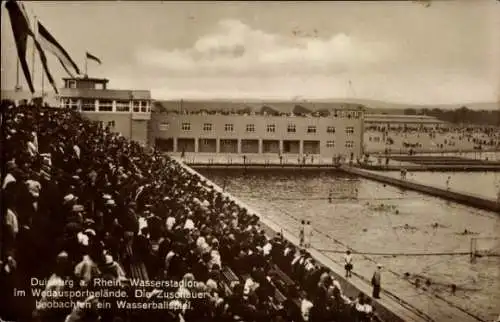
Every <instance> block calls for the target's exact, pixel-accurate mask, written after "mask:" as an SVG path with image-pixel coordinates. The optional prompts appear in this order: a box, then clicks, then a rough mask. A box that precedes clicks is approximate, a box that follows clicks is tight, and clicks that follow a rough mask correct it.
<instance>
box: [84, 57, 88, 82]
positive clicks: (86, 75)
mask: <svg viewBox="0 0 500 322" xmlns="http://www.w3.org/2000/svg"><path fill="white" fill-rule="evenodd" d="M87 62H88V59H87V53H85V75H84V76H85V77H88V74H87Z"/></svg>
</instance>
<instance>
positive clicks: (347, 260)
mask: <svg viewBox="0 0 500 322" xmlns="http://www.w3.org/2000/svg"><path fill="white" fill-rule="evenodd" d="M344 268H345V277H346V278H349V277H352V269H353V265H352V255H351V251H350V250H347V251H346V252H345V255H344Z"/></svg>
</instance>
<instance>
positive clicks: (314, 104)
mask: <svg viewBox="0 0 500 322" xmlns="http://www.w3.org/2000/svg"><path fill="white" fill-rule="evenodd" d="M156 102H157V103H159V104H160V105H162V106H164V107H165V108H167V109H169V110H170V109H171V108H172V107H174V106H176V108H175V109H179V108H180V105H181V104H180V102H181V100H158V101H156ZM182 102H183V103H182V105H183V107H182V108H184V109H186V110H191V109H197V108H200V107H201V106H205V108H206V109H207V110H213V109H228V110H231V109H239V108H241V107H244V106H250V107H257V106H264V105H271V106H273V107H275V108H278V109H279V110H280V107H281V108H282V109H281V111H282V112H286V111H289V110H290V106H295V105H300V106H304V107H307V108H309V109H312V110H318V109H322V108H325V107H327V106H332V105H339V104H340V105H341V104H354V105H362V106H364V107H365V108H366V112H367V113H371V114H384V113H385V114H404V111H405V110H408V109H414V110H423V109H428V110H431V109H441V110H454V109H459V108H460V107H462V106H466V107H467V108H468V109H470V110H474V111H481V110H486V111H500V102H497V103H468V104H437V105H417V104H404V103H393V102H384V101H377V100H365V99H343V100H341V99H332V100H308V101H304V100H296V101H294V100H257V99H254V100H249V99H246V100H243V99H242V100H229V99H217V100H215V99H212V100H189V99H187V100H182Z"/></svg>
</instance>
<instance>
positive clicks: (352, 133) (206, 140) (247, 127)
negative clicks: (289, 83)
mask: <svg viewBox="0 0 500 322" xmlns="http://www.w3.org/2000/svg"><path fill="white" fill-rule="evenodd" d="M63 80H64V88H62V89H61V94H60V104H61V107H64V108H71V109H73V110H75V111H79V112H81V113H82V114H83V115H84V116H86V117H87V118H89V119H91V120H95V121H99V122H102V123H103V124H104V125H110V126H111V127H112V128H113V129H114V131H116V132H119V133H121V134H122V135H123V136H124V137H126V138H129V139H132V140H135V141H138V142H140V143H143V144H148V145H152V146H155V147H156V148H157V149H158V150H160V151H164V152H170V153H216V154H262V155H265V154H273V155H277V154H280V155H297V156H302V155H310V156H317V157H318V158H332V157H339V156H340V157H344V158H345V159H350V158H353V159H356V158H358V157H360V156H361V155H362V154H363V151H362V150H363V146H362V138H363V117H364V111H363V107H362V106H359V105H354V104H339V103H331V104H329V103H322V104H319V105H318V106H316V107H315V106H313V104H312V103H303V104H302V103H301V105H296V104H292V103H289V104H288V105H287V106H286V108H283V106H279V104H277V105H276V106H274V105H268V104H267V105H266V104H264V103H260V104H253V105H248V104H241V103H235V102H230V103H228V102H226V103H225V102H190V101H187V102H184V101H170V102H166V103H165V104H166V105H167V107H166V108H163V109H162V105H161V104H160V103H158V104H157V106H159V107H160V108H159V109H158V110H157V111H154V112H152V111H151V110H152V105H153V102H152V100H151V93H150V91H143V90H113V89H108V88H107V84H108V80H107V79H99V78H88V77H87V78H64V79H63ZM210 104H211V105H212V106H217V108H207V106H208V105H210ZM281 105H283V104H281Z"/></svg>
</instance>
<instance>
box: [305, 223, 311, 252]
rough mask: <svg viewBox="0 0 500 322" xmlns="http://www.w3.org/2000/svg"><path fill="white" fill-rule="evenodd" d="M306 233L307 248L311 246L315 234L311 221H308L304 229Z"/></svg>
mask: <svg viewBox="0 0 500 322" xmlns="http://www.w3.org/2000/svg"><path fill="white" fill-rule="evenodd" d="M304 235H305V245H304V246H305V248H309V247H311V240H312V235H313V229H312V227H311V222H310V221H307V222H306V225H305V229H304Z"/></svg>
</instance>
